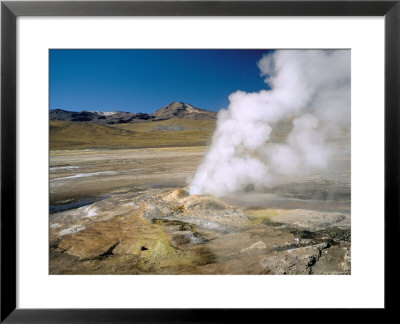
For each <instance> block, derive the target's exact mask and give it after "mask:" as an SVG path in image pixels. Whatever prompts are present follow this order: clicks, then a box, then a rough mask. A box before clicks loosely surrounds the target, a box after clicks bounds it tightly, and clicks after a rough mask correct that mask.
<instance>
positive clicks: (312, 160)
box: [189, 50, 351, 196]
mask: <svg viewBox="0 0 400 324" xmlns="http://www.w3.org/2000/svg"><path fill="white" fill-rule="evenodd" d="M258 67H259V69H260V71H261V75H262V76H264V77H265V83H267V84H268V85H269V88H270V90H262V91H260V92H257V93H246V92H243V91H237V92H235V93H232V94H231V95H230V96H229V101H230V104H229V106H228V109H226V110H225V109H224V110H221V111H220V112H219V113H218V121H217V128H216V131H215V133H214V135H213V139H212V143H211V147H210V150H209V152H208V153H207V154H206V157H205V159H204V160H203V162H202V163H201V165H200V166H199V168H198V169H197V172H196V175H195V177H194V179H193V180H192V182H191V184H190V187H189V191H190V193H191V194H201V193H208V194H213V195H216V196H224V195H227V194H230V193H236V192H240V191H243V190H245V189H247V188H249V187H251V188H252V189H254V190H264V189H265V188H272V187H275V186H278V185H279V184H281V183H283V182H284V181H286V180H287V179H288V178H290V177H292V178H293V177H306V176H309V175H312V174H315V173H319V174H323V172H324V170H328V169H329V168H332V167H334V165H332V163H331V162H332V161H331V160H332V157H334V155H335V154H336V153H337V152H338V150H339V147H338V145H337V143H336V141H335V140H333V139H335V138H338V137H339V136H345V135H348V134H349V132H350V72H351V71H350V51H349V50H279V51H276V52H273V53H271V54H268V55H265V56H264V57H263V58H262V59H261V60H260V61H259V62H258ZM348 142H349V141H348ZM347 144H348V149H349V145H350V143H347ZM340 149H341V150H343V147H341V148H340Z"/></svg>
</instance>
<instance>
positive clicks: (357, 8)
mask: <svg viewBox="0 0 400 324" xmlns="http://www.w3.org/2000/svg"><path fill="white" fill-rule="evenodd" d="M19 16H384V18H385V309H386V310H390V309H392V310H393V309H395V308H396V306H397V305H396V304H397V303H396V299H395V298H391V296H394V292H395V289H396V287H398V283H399V280H398V275H397V274H396V273H395V272H396V271H395V267H393V266H392V262H394V261H393V259H394V258H395V257H396V256H397V255H398V252H397V246H396V244H394V243H393V242H394V240H395V239H396V238H398V237H399V227H400V221H399V205H400V203H399V201H400V200H399V198H400V195H399V177H400V175H399V155H400V146H399V127H400V122H399V121H400V119H399V117H400V114H399V108H400V105H399V104H400V64H399V61H400V0H395V1H293V0H292V1H273V0H272V1H271V0H269V1H268V0H266V1H122V2H120V1H115V2H113V1H100V2H99V1H82V2H81V1H2V2H1V318H0V320H1V322H3V321H4V322H5V323H31V322H32V323H33V322H35V323H97V322H101V323H128V322H129V323H130V322H134V323H149V322H150V323H152V322H156V323H159V322H161V323H198V322H213V323H220V322H236V321H238V320H239V318H240V316H239V315H246V316H249V318H254V319H255V318H262V316H263V315H264V313H265V311H266V310H263V309H258V310H254V309H253V310H243V309H234V310H232V309H231V310H229V309H214V310H212V311H211V310H204V309H200V310H199V309H198V310H194V309H96V310H94V309H19V308H16V300H17V292H16V270H17V269H16V238H17V233H16V189H17V184H16V163H17V158H16V126H17V125H16V113H17V110H16V41H17V31H16V19H17V17H19ZM366 284H368V283H366ZM259 316H261V317H259Z"/></svg>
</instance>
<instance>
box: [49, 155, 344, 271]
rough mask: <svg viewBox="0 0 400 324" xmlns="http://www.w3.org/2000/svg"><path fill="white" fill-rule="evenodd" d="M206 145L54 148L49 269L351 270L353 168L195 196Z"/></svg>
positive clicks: (51, 177) (51, 173)
mask: <svg viewBox="0 0 400 324" xmlns="http://www.w3.org/2000/svg"><path fill="white" fill-rule="evenodd" d="M204 153H205V147H190V148H185V147H183V148H162V149H132V150H71V151H54V152H51V155H50V204H51V206H50V232H49V236H50V273H51V274H350V258H351V257H350V255H351V231H350V202H351V196H350V170H349V166H347V164H348V163H347V164H346V163H345V162H346V161H344V162H343V161H342V163H344V165H345V166H346V167H343V174H340V176H337V175H335V176H332V177H329V179H327V178H323V177H321V176H319V175H314V176H312V177H310V178H308V179H291V180H290V181H288V182H287V183H286V184H284V185H282V186H280V187H279V188H275V189H270V190H266V191H265V192H263V193H255V192H247V193H242V194H238V195H235V196H230V197H223V198H215V197H211V196H203V195H199V196H189V195H188V193H187V191H186V190H185V187H186V186H187V180H188V179H190V177H192V176H193V175H194V173H195V171H196V167H197V166H198V165H199V163H200V161H201V159H202V157H203V155H204Z"/></svg>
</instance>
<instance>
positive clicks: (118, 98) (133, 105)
mask: <svg viewBox="0 0 400 324" xmlns="http://www.w3.org/2000/svg"><path fill="white" fill-rule="evenodd" d="M265 53H267V50H58V49H52V50H50V109H55V108H60V109H65V110H72V111H81V110H100V111H114V110H121V111H130V112H145V113H152V112H154V111H156V110H157V109H159V108H161V107H163V106H165V105H168V104H169V103H171V102H172V101H183V102H186V103H190V104H191V105H193V106H195V107H198V108H203V109H208V110H215V111H217V110H219V109H221V108H226V107H227V106H228V104H229V101H228V96H229V94H231V93H232V92H235V91H236V90H242V91H246V92H255V91H259V90H261V89H266V84H265V83H264V81H263V78H262V77H260V72H259V69H258V67H257V62H258V61H259V60H260V59H261V58H262V56H263V54H265Z"/></svg>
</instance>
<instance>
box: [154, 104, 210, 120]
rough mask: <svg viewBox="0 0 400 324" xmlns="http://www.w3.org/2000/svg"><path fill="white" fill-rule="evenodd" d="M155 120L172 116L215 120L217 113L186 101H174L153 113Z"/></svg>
mask: <svg viewBox="0 0 400 324" xmlns="http://www.w3.org/2000/svg"><path fill="white" fill-rule="evenodd" d="M151 116H153V117H154V120H165V119H171V118H182V119H194V120H215V119H217V113H216V112H215V111H209V110H205V109H200V108H196V107H193V106H192V105H190V104H187V103H184V102H172V103H170V104H169V105H168V106H165V107H163V108H161V109H159V110H157V111H156V112H155V113H153V114H151Z"/></svg>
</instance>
